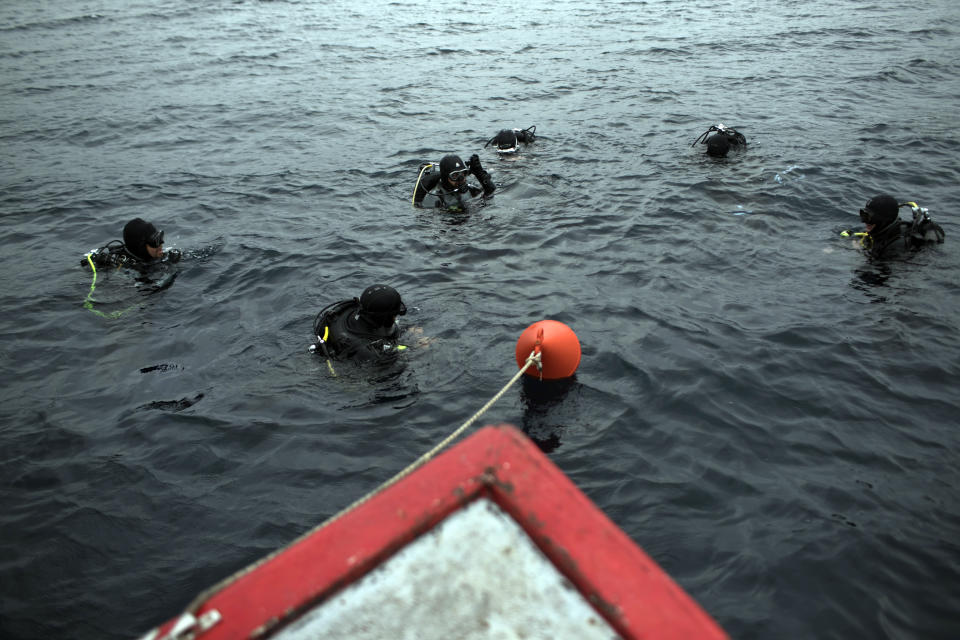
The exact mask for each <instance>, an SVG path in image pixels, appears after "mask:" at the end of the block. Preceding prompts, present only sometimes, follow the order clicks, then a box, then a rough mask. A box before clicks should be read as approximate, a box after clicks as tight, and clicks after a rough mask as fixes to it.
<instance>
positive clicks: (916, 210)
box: [840, 194, 945, 258]
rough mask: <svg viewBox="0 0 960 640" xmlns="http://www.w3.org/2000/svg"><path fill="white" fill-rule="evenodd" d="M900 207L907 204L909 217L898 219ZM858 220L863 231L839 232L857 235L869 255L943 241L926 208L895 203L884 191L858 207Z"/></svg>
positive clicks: (892, 253)
mask: <svg viewBox="0 0 960 640" xmlns="http://www.w3.org/2000/svg"><path fill="white" fill-rule="evenodd" d="M900 207H910V209H911V211H912V212H913V221H912V222H908V221H906V220H901V219H900V214H899V211H900ZM860 220H861V221H862V222H863V224H864V225H865V229H866V231H863V232H857V233H851V232H850V231H843V232H841V234H840V235H841V236H843V237H849V236H851V235H852V236H856V237H859V238H860V242H859V245H860V248H862V249H863V250H864V251H865V252H866V253H867V255H868V256H869V257H870V258H880V257H891V256H893V255H896V254H897V253H902V252H905V251H909V250H916V249H919V248H920V247H922V246H923V245H925V244H939V243H941V242H943V238H944V235H945V234H944V232H943V228H942V227H941V226H940V225H938V224H937V223H936V222H934V221H933V220H931V219H930V216H929V215H928V214H927V210H926V209H925V208H924V207H921V206H919V205H918V204H917V203H916V202H903V203H897V200H896V199H895V198H894V197H893V196H891V195H887V194H882V195H879V196H874V197H873V198H870V200H868V201H867V204H866V205H864V207H863V208H862V209H860Z"/></svg>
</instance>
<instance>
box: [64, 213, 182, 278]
mask: <svg viewBox="0 0 960 640" xmlns="http://www.w3.org/2000/svg"><path fill="white" fill-rule="evenodd" d="M181 257H182V254H181V253H180V251H178V250H176V249H173V250H171V251H167V252H164V250H163V231H162V230H160V231H158V230H157V228H156V227H155V226H153V225H152V224H151V223H149V222H147V221H145V220H143V219H141V218H134V219H133V220H131V221H130V222H128V223H127V224H126V225H125V226H124V227H123V242H121V241H119V240H112V241H110V242H108V243H107V244H106V245H105V246H102V247H100V248H99V249H97V250H95V251H91V252H90V253H88V254H86V255H85V256H84V257H83V261H82V262H81V264H90V265H91V266H93V267H94V268H96V267H105V266H110V267H120V266H127V267H133V268H134V269H137V270H138V271H141V272H143V271H145V270H146V269H148V268H149V267H151V266H153V265H156V264H159V263H161V262H163V261H167V262H179V261H180V258H181ZM94 265H95V266H94Z"/></svg>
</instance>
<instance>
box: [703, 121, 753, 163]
mask: <svg viewBox="0 0 960 640" xmlns="http://www.w3.org/2000/svg"><path fill="white" fill-rule="evenodd" d="M711 133H712V134H713V135H710V134H711ZM698 142H699V143H701V144H705V145H707V155H708V156H713V157H715V158H723V157H725V156H726V155H727V153H728V152H729V151H730V149H731V148H732V149H738V150H739V149H741V148H742V147H746V146H747V139H746V138H745V137H744V136H743V134H742V133H740V132H739V131H737V130H736V129H734V128H732V127H725V126H724V125H723V123H719V124H716V125H714V126H712V127H710V128H709V129H707V130H706V131H704V132H703V133H701V134H700V136H699V137H698V138H697V139H696V140H694V141H693V144H691V145H690V146H691V147H695V146H696V145H697V143H698Z"/></svg>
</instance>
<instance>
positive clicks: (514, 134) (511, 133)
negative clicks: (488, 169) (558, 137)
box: [483, 125, 537, 154]
mask: <svg viewBox="0 0 960 640" xmlns="http://www.w3.org/2000/svg"><path fill="white" fill-rule="evenodd" d="M536 131H537V125H533V126H531V127H527V128H526V129H502V130H501V131H500V133H498V134H497V135H495V136H493V137H492V138H490V139H489V140H487V144H485V145H483V148H484V149H486V148H487V147H489V146H490V145H493V148H494V150H495V151H496V152H497V153H500V154H506V153H516V152H517V151H518V150H519V149H520V143H521V142H522V143H524V144H530V143H531V142H533V141H534V140H535V139H536V135H534V134H535V133H536Z"/></svg>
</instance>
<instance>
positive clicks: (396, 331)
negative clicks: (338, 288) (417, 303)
mask: <svg viewBox="0 0 960 640" xmlns="http://www.w3.org/2000/svg"><path fill="white" fill-rule="evenodd" d="M406 313H407V307H406V305H405V304H403V300H401V299H400V294H399V293H397V290H396V289H394V288H393V287H391V286H388V285H385V284H375V285H373V286H370V287H367V288H366V289H364V291H363V293H362V294H360V297H359V298H353V299H352V300H341V301H340V302H335V303H333V304H331V305H330V306H328V307H326V308H324V309H323V310H322V311H320V313H318V314H317V317H316V319H315V320H314V322H313V333H314V335H315V336H316V337H317V343H316V344H315V345H313V346H312V347H311V351H317V350H319V351H320V353H322V354H323V355H325V356H327V357H328V358H336V359H344V358H349V359H355V360H366V361H374V362H388V361H390V360H393V359H394V358H396V357H397V355H398V354H399V352H400V351H403V350H404V349H406V346H404V345H401V344H399V340H400V335H401V333H403V331H402V330H401V329H400V325H398V324H397V316H402V315H405V314H406Z"/></svg>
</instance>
